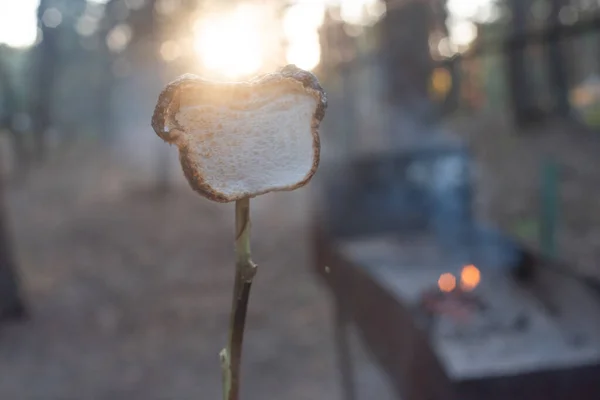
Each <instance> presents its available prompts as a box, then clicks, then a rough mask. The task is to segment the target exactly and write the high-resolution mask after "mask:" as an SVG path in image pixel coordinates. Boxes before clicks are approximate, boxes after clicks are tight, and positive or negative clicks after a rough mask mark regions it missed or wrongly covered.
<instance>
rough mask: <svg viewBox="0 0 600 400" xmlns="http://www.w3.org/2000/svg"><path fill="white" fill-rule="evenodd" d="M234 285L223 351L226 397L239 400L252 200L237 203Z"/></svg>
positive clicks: (249, 272) (253, 269)
mask: <svg viewBox="0 0 600 400" xmlns="http://www.w3.org/2000/svg"><path fill="white" fill-rule="evenodd" d="M235 254H236V260H235V284H234V288H233V302H232V305H231V315H230V319H229V340H228V343H227V347H226V348H224V349H223V350H221V353H220V357H221V368H222V371H223V399H224V400H237V399H238V398H239V392H240V365H241V359H242V343H243V340H244V327H245V324H246V311H247V309H248V300H249V297H250V288H251V286H252V279H253V278H254V275H255V274H256V269H257V267H256V264H254V263H253V262H252V260H251V259H250V199H247V198H246V199H242V200H238V201H236V202H235Z"/></svg>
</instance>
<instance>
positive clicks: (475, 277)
mask: <svg viewBox="0 0 600 400" xmlns="http://www.w3.org/2000/svg"><path fill="white" fill-rule="evenodd" d="M480 281H481V272H480V271H479V269H478V268H477V267H476V266H474V265H465V266H464V267H463V269H462V271H461V272H460V288H461V289H462V290H464V291H465V292H470V291H471V290H474V289H475V288H476V287H477V285H479V282H480Z"/></svg>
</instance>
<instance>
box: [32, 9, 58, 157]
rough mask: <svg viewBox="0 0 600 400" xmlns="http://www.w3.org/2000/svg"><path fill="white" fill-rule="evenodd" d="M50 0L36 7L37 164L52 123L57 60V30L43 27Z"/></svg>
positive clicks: (35, 134)
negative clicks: (38, 35) (38, 38)
mask: <svg viewBox="0 0 600 400" xmlns="http://www.w3.org/2000/svg"><path fill="white" fill-rule="evenodd" d="M50 4H51V0H40V5H39V7H38V12H37V16H38V26H39V28H40V29H41V32H42V42H41V43H40V44H39V45H38V48H37V57H36V66H35V70H36V72H37V79H34V85H35V87H34V90H33V93H37V98H36V102H35V106H34V113H33V120H34V129H33V133H34V138H33V154H34V157H35V160H36V161H37V162H42V161H43V160H44V158H45V156H46V131H47V130H48V128H49V127H50V125H51V123H52V97H53V94H54V86H55V76H56V64H57V61H58V60H57V58H58V44H59V43H58V39H59V34H58V30H57V29H55V28H48V27H47V26H45V25H44V23H43V21H42V17H43V15H44V12H45V11H46V10H47V9H48V8H49V6H50Z"/></svg>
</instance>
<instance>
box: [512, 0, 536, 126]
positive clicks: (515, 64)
mask: <svg viewBox="0 0 600 400" xmlns="http://www.w3.org/2000/svg"><path fill="white" fill-rule="evenodd" d="M508 5H509V7H510V10H511V15H512V24H513V27H512V33H511V38H510V39H509V41H508V43H507V49H506V52H507V58H508V78H509V79H508V80H509V85H510V94H511V101H512V108H513V113H514V117H515V120H516V122H517V124H519V125H523V124H525V123H527V122H530V121H529V120H530V118H531V117H532V116H533V113H534V107H535V105H534V104H533V97H532V93H533V92H532V89H533V88H532V87H531V79H529V76H528V69H527V66H526V63H527V60H526V54H527V52H526V51H527V43H526V41H525V34H526V32H527V14H528V12H529V9H530V6H531V1H530V0H510V1H509V2H508Z"/></svg>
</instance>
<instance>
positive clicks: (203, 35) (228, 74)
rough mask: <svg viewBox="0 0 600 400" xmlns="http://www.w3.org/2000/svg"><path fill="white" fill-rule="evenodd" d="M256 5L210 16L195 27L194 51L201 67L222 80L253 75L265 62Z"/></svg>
mask: <svg viewBox="0 0 600 400" xmlns="http://www.w3.org/2000/svg"><path fill="white" fill-rule="evenodd" d="M260 11H261V10H260V7H259V6H254V5H250V4H242V5H239V6H238V7H236V8H234V9H233V10H232V11H223V12H220V13H211V14H209V15H207V16H205V17H203V18H202V19H200V20H199V21H198V23H197V24H196V27H195V50H196V52H197V54H198V57H199V59H200V61H201V63H202V65H203V66H204V67H205V68H206V69H207V70H210V71H211V72H213V73H215V74H218V75H222V77H223V78H227V79H234V78H241V77H245V76H248V75H251V74H254V73H256V72H257V71H259V70H260V69H261V67H262V66H263V63H264V61H265V55H266V51H268V49H265V34H267V33H268V32H265V29H264V28H263V25H262V24H261V23H263V22H264V21H263V18H262V14H261V12H260Z"/></svg>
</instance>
